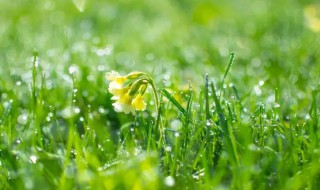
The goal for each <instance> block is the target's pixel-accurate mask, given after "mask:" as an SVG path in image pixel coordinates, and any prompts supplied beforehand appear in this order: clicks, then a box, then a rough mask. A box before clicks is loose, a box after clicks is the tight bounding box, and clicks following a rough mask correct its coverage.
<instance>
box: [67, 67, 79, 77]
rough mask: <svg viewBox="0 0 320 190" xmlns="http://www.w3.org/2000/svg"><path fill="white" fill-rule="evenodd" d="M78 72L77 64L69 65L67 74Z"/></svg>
mask: <svg viewBox="0 0 320 190" xmlns="http://www.w3.org/2000/svg"><path fill="white" fill-rule="evenodd" d="M78 72H79V67H78V66H77V65H71V66H70V67H69V74H71V75H72V74H76V73H78Z"/></svg>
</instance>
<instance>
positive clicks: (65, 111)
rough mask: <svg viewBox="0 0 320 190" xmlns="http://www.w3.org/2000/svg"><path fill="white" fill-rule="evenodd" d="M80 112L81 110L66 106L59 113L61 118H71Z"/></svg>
mask: <svg viewBox="0 0 320 190" xmlns="http://www.w3.org/2000/svg"><path fill="white" fill-rule="evenodd" d="M80 111H81V110H80V108H78V107H75V108H73V107H72V106H68V107H66V108H65V109H63V110H62V111H61V116H62V117H63V118H70V117H73V116H74V115H76V114H78V113H80Z"/></svg>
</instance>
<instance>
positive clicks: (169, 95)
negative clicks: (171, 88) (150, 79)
mask: <svg viewBox="0 0 320 190" xmlns="http://www.w3.org/2000/svg"><path fill="white" fill-rule="evenodd" d="M162 92H163V95H164V96H165V97H166V98H168V100H169V101H170V102H171V103H173V105H175V106H176V107H177V108H178V109H179V111H180V112H181V113H182V114H183V115H184V116H185V117H187V115H188V113H187V111H186V110H185V109H184V108H183V107H182V106H181V105H180V104H179V103H178V101H177V100H176V99H174V97H173V96H172V94H170V93H169V92H168V91H167V90H166V89H162Z"/></svg>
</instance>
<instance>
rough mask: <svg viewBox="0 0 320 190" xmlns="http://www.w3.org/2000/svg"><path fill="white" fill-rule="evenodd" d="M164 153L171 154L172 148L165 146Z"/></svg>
mask: <svg viewBox="0 0 320 190" xmlns="http://www.w3.org/2000/svg"><path fill="white" fill-rule="evenodd" d="M164 150H165V151H166V152H171V150H172V148H171V146H166V148H165V149H164Z"/></svg>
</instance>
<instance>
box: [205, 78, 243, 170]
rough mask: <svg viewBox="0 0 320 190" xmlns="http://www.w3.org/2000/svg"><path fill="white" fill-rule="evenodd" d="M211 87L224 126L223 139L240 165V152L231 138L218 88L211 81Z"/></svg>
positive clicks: (220, 120) (234, 160) (235, 161)
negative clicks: (218, 95)
mask: <svg viewBox="0 0 320 190" xmlns="http://www.w3.org/2000/svg"><path fill="white" fill-rule="evenodd" d="M211 89H212V96H213V100H214V102H215V104H216V109H217V113H218V117H219V123H220V125H221V127H222V130H223V133H221V135H223V140H224V142H225V144H226V146H227V147H226V148H227V150H228V152H229V153H231V154H232V160H233V162H234V163H236V164H237V165H238V166H239V160H238V158H239V156H238V153H237V151H236V149H235V143H234V142H232V141H234V139H231V135H230V131H229V127H228V123H227V120H226V118H225V116H224V113H223V110H222V107H221V104H220V101H219V99H218V97H217V94H216V90H215V87H214V84H213V83H211Z"/></svg>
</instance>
